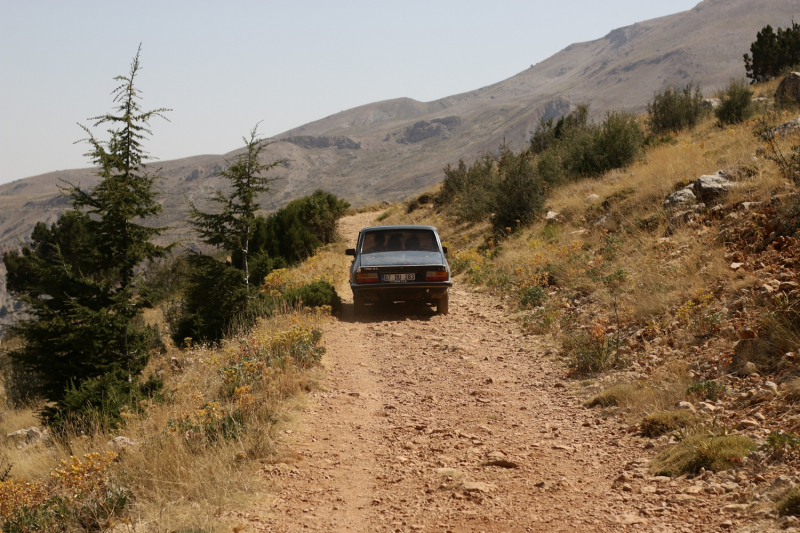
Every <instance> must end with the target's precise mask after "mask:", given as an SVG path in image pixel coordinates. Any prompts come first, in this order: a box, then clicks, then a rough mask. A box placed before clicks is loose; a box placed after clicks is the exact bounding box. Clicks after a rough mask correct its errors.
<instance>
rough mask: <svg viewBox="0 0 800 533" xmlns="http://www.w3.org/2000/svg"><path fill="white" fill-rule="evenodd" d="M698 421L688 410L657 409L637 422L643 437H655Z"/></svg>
mask: <svg viewBox="0 0 800 533" xmlns="http://www.w3.org/2000/svg"><path fill="white" fill-rule="evenodd" d="M698 421H699V420H698V418H697V417H696V416H695V415H693V414H692V413H690V412H689V411H685V410H678V411H658V412H656V413H653V414H651V415H647V416H646V417H644V418H643V419H642V421H641V422H640V423H639V428H640V429H641V431H642V434H643V435H644V436H645V437H650V438H655V437H660V436H661V435H664V434H665V433H671V432H673V431H676V430H678V429H682V428H685V427H689V426H691V425H693V424H696V423H697V422H698Z"/></svg>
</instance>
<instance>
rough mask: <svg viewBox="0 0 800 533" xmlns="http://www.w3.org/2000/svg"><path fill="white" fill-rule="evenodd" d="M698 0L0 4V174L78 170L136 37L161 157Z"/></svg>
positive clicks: (471, 70) (462, 78)
mask: <svg viewBox="0 0 800 533" xmlns="http://www.w3.org/2000/svg"><path fill="white" fill-rule="evenodd" d="M698 1H699V0H662V1H659V2H653V1H649V0H648V1H642V0H605V1H603V2H598V1H597V0H560V1H552V0H547V1H541V0H528V1H522V0H518V1H515V0H493V1H491V2H489V1H472V0H442V1H439V0H426V1H416V0H406V1H403V2H398V1H387V0H383V1H381V0H369V1H350V0H338V1H335V2H334V1H322V0H317V1H302V0H294V1H287V0H284V1H280V2H278V1H268V0H262V1H255V0H252V1H244V0H228V1H226V2H222V1H214V2H212V1H203V0H192V1H188V0H187V1H181V0H158V1H149V0H139V1H137V2H119V1H111V0H106V1H102V2H101V1H88V0H86V1H82V0H69V1H64V0H0V183H5V182H8V181H12V180H16V179H20V178H24V177H28V176H33V175H36V174H42V173H45V172H50V171H54V170H61V169H67V168H83V167H87V166H90V164H89V162H88V160H87V159H86V158H85V157H84V156H83V154H84V153H85V152H86V146H85V145H81V144H78V145H75V144H73V143H74V142H75V141H76V140H78V139H81V138H82V137H83V135H82V133H83V132H82V131H81V130H80V128H79V127H78V125H77V124H76V123H78V122H80V123H84V124H87V125H89V121H87V120H86V119H87V118H88V117H93V116H97V115H99V114H102V113H106V112H109V111H111V109H112V100H111V97H110V93H111V91H112V90H113V89H114V88H115V82H114V81H113V80H112V78H113V77H114V76H116V75H118V74H127V72H128V67H129V63H130V60H131V58H132V57H133V55H134V54H135V52H136V48H137V46H138V45H139V43H140V42H141V43H142V55H141V63H142V65H143V67H144V68H143V70H142V72H141V74H140V77H139V78H138V87H139V88H140V89H141V90H142V91H144V100H143V107H144V109H153V108H157V107H168V108H172V109H173V110H174V111H172V112H171V113H169V114H168V117H169V119H170V121H171V122H166V121H162V120H158V119H157V120H155V121H154V122H153V123H151V126H152V130H153V137H152V139H151V140H150V141H149V142H148V143H147V145H146V148H147V149H148V150H149V151H150V153H151V154H152V155H153V156H156V157H158V158H159V159H162V160H168V159H175V158H179V157H187V156H193V155H200V154H208V153H215V154H221V153H225V152H228V151H230V150H233V149H235V148H238V147H239V146H240V145H241V137H242V136H243V135H245V134H247V132H248V131H249V130H250V128H252V127H253V126H254V125H255V124H256V123H257V122H259V121H263V123H262V125H261V128H260V131H261V133H263V134H265V135H268V136H273V135H277V134H279V133H282V132H284V131H286V130H288V129H291V128H294V127H296V126H300V125H302V124H305V123H307V122H311V121H313V120H316V119H319V118H323V117H326V116H328V115H331V114H333V113H337V112H339V111H342V110H344V109H349V108H351V107H355V106H358V105H362V104H367V103H370V102H375V101H379V100H386V99H389V98H397V97H401V96H407V97H410V98H414V99H417V100H421V101H430V100H435V99H437V98H441V97H444V96H448V95H452V94H457V93H461V92H465V91H470V90H473V89H477V88H480V87H483V86H485V85H490V84H492V83H495V82H498V81H501V80H503V79H505V78H508V77H510V76H513V75H514V74H516V73H518V72H520V71H522V70H525V69H526V68H528V67H529V66H530V65H531V64H535V63H538V62H539V61H542V60H544V59H546V58H547V57H549V56H551V55H553V54H554V53H556V52H558V51H559V50H561V49H563V48H565V47H566V46H568V45H569V44H571V43H574V42H581V41H589V40H594V39H598V38H600V37H602V36H604V35H605V34H607V33H608V32H609V31H611V30H612V29H615V28H618V27H621V26H627V25H629V24H633V23H634V22H639V21H642V20H647V19H650V18H655V17H659V16H663V15H668V14H672V13H677V12H679V11H685V10H687V9H691V8H692V7H694V6H695V5H696V4H697V3H698Z"/></svg>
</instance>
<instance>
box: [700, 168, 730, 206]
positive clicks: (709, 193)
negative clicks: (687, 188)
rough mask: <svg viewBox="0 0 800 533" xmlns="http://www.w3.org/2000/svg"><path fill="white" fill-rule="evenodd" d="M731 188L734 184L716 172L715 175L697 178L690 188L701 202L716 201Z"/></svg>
mask: <svg viewBox="0 0 800 533" xmlns="http://www.w3.org/2000/svg"><path fill="white" fill-rule="evenodd" d="M733 186H734V184H733V182H732V181H730V180H729V179H727V178H725V177H724V176H722V175H721V174H720V173H719V172H718V173H716V174H707V175H705V176H700V177H699V178H697V179H696V180H695V182H694V185H693V186H692V191H693V192H694V195H695V196H696V197H697V198H698V199H699V200H700V201H701V202H709V201H711V200H716V199H717V198H719V197H720V196H722V195H723V194H725V193H726V192H728V191H729V190H731V189H732V188H733Z"/></svg>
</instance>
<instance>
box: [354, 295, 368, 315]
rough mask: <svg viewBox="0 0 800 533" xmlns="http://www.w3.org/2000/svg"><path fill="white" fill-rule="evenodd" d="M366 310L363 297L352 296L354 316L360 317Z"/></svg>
mask: <svg viewBox="0 0 800 533" xmlns="http://www.w3.org/2000/svg"><path fill="white" fill-rule="evenodd" d="M366 310H367V305H366V301H365V300H364V296H362V295H360V294H357V293H356V294H353V312H354V313H355V315H356V316H361V315H363V314H364V313H365V311H366Z"/></svg>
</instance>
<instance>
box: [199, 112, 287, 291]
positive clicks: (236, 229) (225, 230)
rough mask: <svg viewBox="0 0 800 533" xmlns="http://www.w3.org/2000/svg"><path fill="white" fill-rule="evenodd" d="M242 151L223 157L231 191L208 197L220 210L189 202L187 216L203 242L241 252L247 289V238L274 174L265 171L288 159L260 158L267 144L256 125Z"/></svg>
mask: <svg viewBox="0 0 800 533" xmlns="http://www.w3.org/2000/svg"><path fill="white" fill-rule="evenodd" d="M242 140H243V141H244V143H245V151H244V152H243V153H241V154H239V155H238V156H237V157H236V159H234V160H233V161H226V163H227V165H228V166H227V168H226V169H225V170H223V171H221V172H220V176H222V177H223V178H225V179H226V180H228V182H229V183H230V187H231V191H230V193H228V194H226V193H224V192H222V191H220V190H217V191H214V195H213V196H212V197H211V201H212V202H215V203H217V204H220V205H221V206H222V209H221V211H220V212H219V213H205V212H203V211H200V210H199V209H197V207H195V205H194V204H193V203H190V204H189V218H190V221H191V224H192V225H193V226H194V228H195V230H196V231H197V233H198V234H199V235H200V238H201V239H202V241H203V242H205V243H206V244H210V245H212V246H216V247H218V248H222V249H223V250H226V251H228V252H230V253H234V252H236V255H239V254H240V257H241V265H235V266H237V267H238V268H241V270H242V272H243V281H244V284H245V289H246V292H247V293H248V294H249V293H250V268H249V263H248V260H249V257H248V255H249V252H250V241H251V240H252V236H253V232H254V230H255V224H256V213H257V212H258V210H259V208H260V205H259V203H258V199H259V196H260V195H261V194H263V193H269V192H271V190H272V189H271V185H272V183H273V182H274V181H275V180H276V179H277V178H271V177H268V176H267V175H266V173H267V172H268V171H270V170H271V169H273V168H275V167H276V166H278V165H282V164H284V163H286V162H287V160H286V159H278V160H276V161H273V162H271V163H262V162H261V161H260V160H259V157H260V155H261V152H262V151H263V150H264V149H265V148H266V147H267V146H269V145H270V144H271V143H269V142H268V141H267V140H266V139H262V138H259V136H258V125H256V126H255V127H254V128H253V129H252V130H251V131H250V139H249V140H248V139H247V138H246V137H243V138H242Z"/></svg>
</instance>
